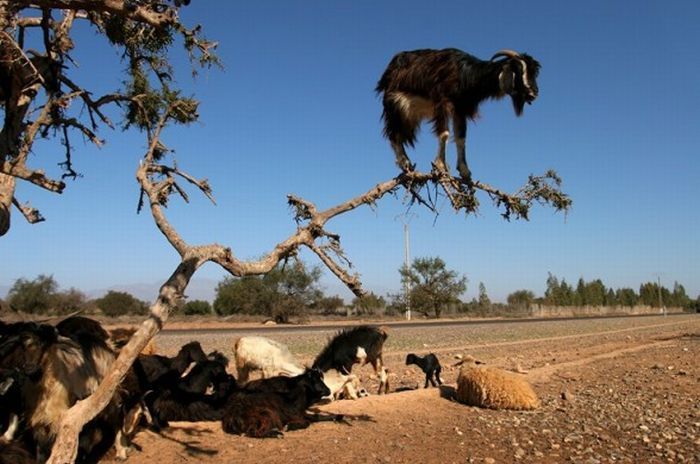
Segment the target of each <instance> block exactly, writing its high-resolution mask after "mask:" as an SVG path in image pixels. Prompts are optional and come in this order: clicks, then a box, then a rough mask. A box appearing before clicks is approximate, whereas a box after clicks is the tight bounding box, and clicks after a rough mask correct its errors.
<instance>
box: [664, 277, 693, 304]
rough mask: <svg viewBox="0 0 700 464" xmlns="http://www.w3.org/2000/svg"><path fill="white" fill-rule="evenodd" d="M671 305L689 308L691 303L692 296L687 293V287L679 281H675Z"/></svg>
mask: <svg viewBox="0 0 700 464" xmlns="http://www.w3.org/2000/svg"><path fill="white" fill-rule="evenodd" d="M670 300H671V301H670V304H669V306H675V307H679V308H687V307H688V306H689V305H690V303H691V300H690V297H689V296H688V295H687V294H686V293H685V287H683V285H681V284H679V283H678V282H674V283H673V293H672V294H671V298H670Z"/></svg>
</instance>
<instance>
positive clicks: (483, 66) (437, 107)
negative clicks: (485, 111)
mask: <svg viewBox="0 0 700 464" xmlns="http://www.w3.org/2000/svg"><path fill="white" fill-rule="evenodd" d="M498 58H503V59H500V60H499V59H498ZM539 70H540V64H539V63H538V62H537V61H536V60H535V59H534V58H532V57H531V56H529V55H527V54H525V53H522V54H520V53H517V52H514V51H512V50H501V51H499V52H497V53H496V54H495V55H493V57H492V58H491V60H490V61H483V60H480V59H478V58H476V57H474V56H472V55H469V54H468V53H464V52H463V51H461V50H457V49H455V48H447V49H444V50H414V51H409V52H401V53H398V54H397V55H396V56H394V58H393V59H392V60H391V62H390V63H389V66H388V67H387V68H386V71H384V74H383V75H382V77H381V79H380V80H379V83H378V84H377V88H376V91H377V93H383V94H384V98H383V103H384V113H383V114H382V119H383V120H384V135H385V136H386V137H387V138H388V139H389V141H390V142H391V147H392V148H393V149H394V153H395V154H396V163H397V164H398V165H399V167H400V168H401V169H402V170H403V171H404V172H409V171H413V165H412V164H411V161H410V160H409V158H408V155H406V150H405V146H406V144H408V145H410V146H413V145H414V143H415V141H416V131H417V130H418V126H420V123H421V121H423V120H424V119H430V120H432V122H433V132H434V133H435V135H436V136H437V137H438V140H439V143H438V153H437V156H436V157H435V162H434V164H435V167H436V168H437V169H438V170H442V171H445V172H446V171H447V164H446V163H445V146H446V144H447V140H448V139H449V136H450V133H449V130H448V118H450V117H451V118H452V126H453V130H454V140H455V145H456V146H457V171H458V172H459V174H460V176H461V177H462V179H463V180H464V181H465V182H466V183H467V184H468V185H471V184H472V178H471V172H470V171H469V167H468V166H467V156H466V138H467V119H472V120H473V119H475V118H476V116H477V115H478V111H479V105H480V104H481V102H482V101H484V100H486V99H488V98H496V99H500V98H503V97H504V96H506V95H510V97H511V99H512V100H513V108H514V109H515V114H516V115H518V116H520V115H521V114H522V112H523V107H524V106H525V103H528V104H530V103H532V102H533V101H534V100H535V98H537V93H538V89H537V74H538V73H539Z"/></svg>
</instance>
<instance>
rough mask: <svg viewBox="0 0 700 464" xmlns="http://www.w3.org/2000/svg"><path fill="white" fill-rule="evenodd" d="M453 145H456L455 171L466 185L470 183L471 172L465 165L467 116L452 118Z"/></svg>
mask: <svg viewBox="0 0 700 464" xmlns="http://www.w3.org/2000/svg"><path fill="white" fill-rule="evenodd" d="M453 126H454V131H455V145H456V146H457V172H459V175H460V176H461V177H462V180H464V182H466V183H467V185H472V173H471V171H470V170H469V166H468V165H467V118H464V117H461V116H457V115H455V117H454V118H453Z"/></svg>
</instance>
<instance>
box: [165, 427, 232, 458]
mask: <svg viewBox="0 0 700 464" xmlns="http://www.w3.org/2000/svg"><path fill="white" fill-rule="evenodd" d="M177 430H180V431H182V432H183V433H184V434H185V435H187V436H188V437H199V436H202V435H210V434H211V433H212V432H211V431H210V430H201V429H196V428H192V427H184V426H173V425H170V426H168V428H167V429H165V430H164V431H171V432H175V431H177ZM154 433H157V434H158V435H159V436H160V437H161V438H165V439H166V440H170V441H172V442H175V443H177V444H179V445H181V446H182V447H183V449H184V450H185V452H186V453H187V454H188V455H190V456H192V457H196V456H214V455H216V454H218V453H219V451H218V450H216V449H213V448H205V447H203V446H201V443H200V442H199V441H198V440H196V439H193V440H191V441H190V440H180V439H179V438H175V437H173V436H170V435H166V434H165V433H163V431H161V432H154Z"/></svg>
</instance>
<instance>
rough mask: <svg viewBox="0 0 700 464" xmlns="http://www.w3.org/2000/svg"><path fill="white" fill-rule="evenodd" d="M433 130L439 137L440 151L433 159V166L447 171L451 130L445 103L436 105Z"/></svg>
mask: <svg viewBox="0 0 700 464" xmlns="http://www.w3.org/2000/svg"><path fill="white" fill-rule="evenodd" d="M433 131H434V132H435V135H436V136H437V138H438V152H437V155H436V156H435V161H433V166H435V169H437V170H438V171H443V172H447V162H446V161H445V150H446V147H447V141H448V140H449V139H450V131H449V130H448V127H447V109H446V108H445V106H444V105H435V117H434V118H433Z"/></svg>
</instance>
